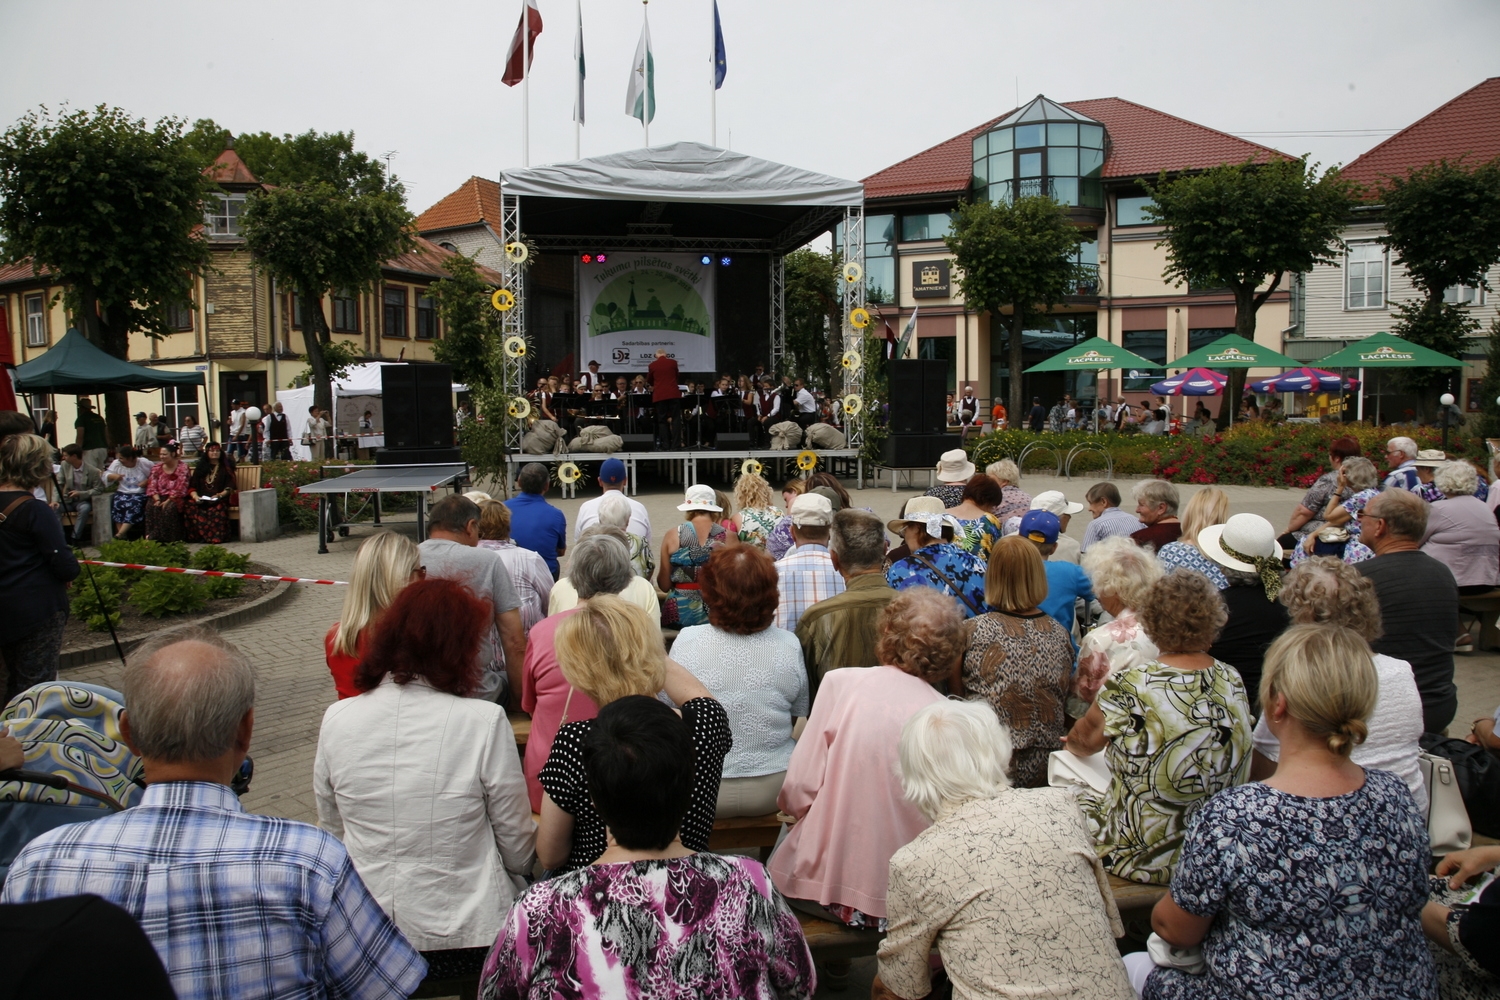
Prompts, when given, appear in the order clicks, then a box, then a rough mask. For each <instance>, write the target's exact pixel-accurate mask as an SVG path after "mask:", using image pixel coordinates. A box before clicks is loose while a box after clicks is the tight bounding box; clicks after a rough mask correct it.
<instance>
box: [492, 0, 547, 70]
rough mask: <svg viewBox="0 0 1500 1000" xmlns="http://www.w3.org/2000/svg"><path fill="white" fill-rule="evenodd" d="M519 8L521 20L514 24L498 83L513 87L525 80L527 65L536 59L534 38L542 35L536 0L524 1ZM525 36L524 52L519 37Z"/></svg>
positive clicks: (540, 16) (540, 18) (540, 17)
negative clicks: (513, 35) (513, 31)
mask: <svg viewBox="0 0 1500 1000" xmlns="http://www.w3.org/2000/svg"><path fill="white" fill-rule="evenodd" d="M525 3H526V5H525V6H524V7H522V8H521V20H520V21H518V22H516V35H515V37H514V38H512V39H511V40H510V51H509V52H507V53H506V55H505V75H504V76H502V77H501V78H500V82H501V83H503V84H505V85H506V86H507V87H514V86H515V85H516V84H518V83H520V82H521V81H522V80H524V79H525V78H526V67H527V65H528V64H529V63H530V62H531V61H532V60H534V59H535V58H536V36H537V35H540V34H541V33H542V12H541V11H539V10H537V9H536V0H525ZM523 34H524V35H525V36H526V51H525V52H522V51H521V36H522V35H523Z"/></svg>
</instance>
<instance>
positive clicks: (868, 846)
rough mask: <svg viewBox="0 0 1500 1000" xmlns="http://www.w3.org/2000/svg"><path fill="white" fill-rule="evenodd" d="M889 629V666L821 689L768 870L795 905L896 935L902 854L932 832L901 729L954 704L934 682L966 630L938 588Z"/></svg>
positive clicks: (915, 592) (883, 631) (833, 680)
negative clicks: (914, 799) (895, 875)
mask: <svg viewBox="0 0 1500 1000" xmlns="http://www.w3.org/2000/svg"><path fill="white" fill-rule="evenodd" d="M937 502H939V503H941V501H937ZM878 628H879V631H880V641H879V643H878V644H877V645H876V650H875V651H876V654H877V655H878V656H879V658H880V662H881V663H883V664H888V665H887V666H880V667H865V668H862V669H857V670H832V671H829V672H828V673H827V674H826V675H825V676H824V677H823V681H822V683H821V684H820V685H819V687H818V699H817V702H816V704H814V705H813V710H812V714H811V715H810V716H809V717H808V720H807V728H806V729H804V730H803V733H802V738H801V739H799V740H798V741H797V748H796V749H795V750H793V751H792V759H791V762H790V763H789V764H788V766H787V772H786V782H785V784H783V785H782V788H781V797H780V799H779V800H778V804H779V805H780V806H781V811H782V812H784V813H786V814H787V815H789V816H792V817H794V818H795V820H796V822H795V823H793V824H792V826H791V829H789V830H788V831H787V834H786V836H785V838H783V839H782V841H781V844H780V845H779V846H778V847H777V848H776V853H775V854H773V855H771V861H770V864H769V865H768V867H769V868H770V870H771V878H772V879H773V880H774V881H775V883H776V888H778V889H780V890H781V891H782V892H783V893H785V894H786V895H787V898H788V899H791V900H792V905H793V906H796V907H799V908H800V909H803V910H806V911H807V912H810V913H813V914H815V915H817V916H819V917H822V918H824V919H830V918H831V919H834V920H837V921H839V922H841V923H845V924H848V925H850V926H851V927H869V928H872V929H879V930H885V926H886V907H885V890H886V879H887V872H888V868H889V865H890V860H891V855H892V854H894V853H896V850H897V849H898V848H900V847H901V846H903V845H904V844H906V843H908V842H910V841H911V839H912V838H913V837H915V836H916V835H917V834H919V833H921V832H922V831H923V830H924V829H926V827H927V819H926V818H925V817H924V816H923V815H922V814H921V812H920V811H919V810H918V809H917V808H916V807H915V806H914V805H912V804H911V803H910V802H907V801H906V800H905V799H903V798H902V795H901V788H900V784H899V782H898V781H897V778H896V760H897V755H896V748H897V744H898V743H899V741H900V737H901V727H902V726H904V725H906V720H907V719H909V718H911V717H912V715H913V714H915V713H916V711H917V710H918V709H920V708H922V707H923V706H925V705H930V704H932V703H933V702H935V701H942V700H943V696H942V695H941V694H939V693H938V692H937V691H936V690H934V687H933V685H935V684H940V683H942V682H944V681H950V682H951V681H952V680H953V679H954V673H955V671H956V670H957V668H958V664H959V661H960V658H961V657H962V655H963V643H964V633H963V620H962V619H961V618H960V617H959V614H958V610H957V609H956V608H955V607H954V602H953V601H952V600H951V599H950V598H947V597H944V596H942V595H941V594H938V593H936V592H935V591H933V590H932V589H930V588H927V587H915V588H913V589H911V590H908V591H905V592H903V593H901V594H898V595H897V596H896V597H895V599H893V600H892V601H891V603H890V604H888V605H886V608H885V611H884V612H882V613H881V616H880V624H879V626H878Z"/></svg>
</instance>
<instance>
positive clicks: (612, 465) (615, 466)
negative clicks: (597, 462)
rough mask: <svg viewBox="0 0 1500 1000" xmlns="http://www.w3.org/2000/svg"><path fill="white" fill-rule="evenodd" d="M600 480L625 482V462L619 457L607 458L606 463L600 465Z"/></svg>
mask: <svg viewBox="0 0 1500 1000" xmlns="http://www.w3.org/2000/svg"><path fill="white" fill-rule="evenodd" d="M599 480H600V482H605V483H611V484H613V483H623V482H624V481H625V463H624V462H622V461H620V460H619V459H618V458H606V459H605V460H604V464H603V465H601V466H599Z"/></svg>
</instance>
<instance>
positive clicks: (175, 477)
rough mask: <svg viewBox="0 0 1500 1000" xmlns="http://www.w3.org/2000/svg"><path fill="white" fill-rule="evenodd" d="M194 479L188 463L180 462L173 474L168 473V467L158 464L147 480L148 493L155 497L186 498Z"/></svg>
mask: <svg viewBox="0 0 1500 1000" xmlns="http://www.w3.org/2000/svg"><path fill="white" fill-rule="evenodd" d="M192 479H193V470H192V468H190V467H189V466H188V464H187V463H186V462H178V463H177V468H176V470H174V471H172V472H168V471H167V467H166V466H165V465H163V464H161V463H160V462H158V463H157V464H156V465H154V466H152V467H151V475H150V476H149V477H147V479H146V492H147V493H148V494H150V495H151V496H154V497H156V496H169V497H185V496H187V495H188V484H189V483H190V482H191V481H192Z"/></svg>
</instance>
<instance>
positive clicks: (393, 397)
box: [380, 365, 453, 450]
mask: <svg viewBox="0 0 1500 1000" xmlns="http://www.w3.org/2000/svg"><path fill="white" fill-rule="evenodd" d="M380 392H381V409H382V410H383V412H384V414H385V446H386V448H387V449H397V450H399V449H410V448H424V449H434V448H452V447H453V369H452V368H450V367H449V366H448V365H382V366H381V369H380Z"/></svg>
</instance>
